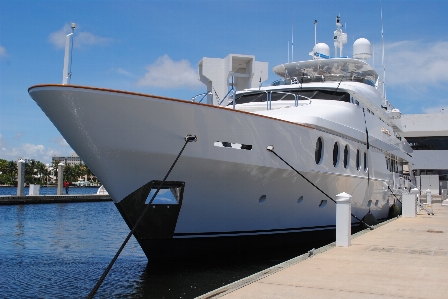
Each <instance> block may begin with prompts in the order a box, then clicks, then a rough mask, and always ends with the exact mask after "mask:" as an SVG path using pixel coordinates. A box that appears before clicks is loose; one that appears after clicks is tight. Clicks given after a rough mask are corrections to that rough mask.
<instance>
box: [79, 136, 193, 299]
mask: <svg viewBox="0 0 448 299" xmlns="http://www.w3.org/2000/svg"><path fill="white" fill-rule="evenodd" d="M184 139H185V143H184V146H183V147H182V149H181V150H180V152H179V154H178V155H177V157H176V160H174V162H173V164H172V165H171V167H170V170H168V172H167V174H166V175H165V177H164V178H163V181H162V182H161V183H160V185H159V187H158V188H157V191H156V193H154V195H153V196H152V198H151V200H150V201H149V203H148V204H147V205H146V208H145V209H144V210H143V212H142V213H141V214H140V217H139V218H138V219H137V222H135V224H134V226H133V227H132V229H131V231H130V232H129V234H128V236H127V237H126V239H125V240H124V242H123V244H121V247H120V249H118V251H117V253H116V254H115V256H114V258H113V259H112V261H111V262H110V263H109V265H108V266H107V268H106V270H104V273H103V275H101V277H100V279H99V280H98V281H97V283H96V285H95V286H94V287H93V289H92V290H91V291H90V293H89V295H88V296H87V298H89V299H92V298H93V297H94V296H95V294H96V292H97V291H98V289H99V288H100V286H101V284H102V283H103V281H104V279H105V278H106V276H107V274H108V273H109V271H110V269H112V266H113V265H114V263H115V261H116V260H117V258H118V256H119V255H120V253H121V251H123V248H124V247H125V246H126V243H127V242H128V241H129V239H130V238H131V236H132V234H133V233H134V231H135V229H136V228H137V226H138V225H139V224H140V221H141V220H142V219H143V216H144V215H145V213H146V211H147V210H148V208H149V207H150V205H151V203H152V202H153V200H154V198H155V197H156V196H157V194H158V193H159V191H160V189H161V188H162V186H163V184H164V183H165V181H166V179H167V178H168V175H169V174H170V173H171V171H172V170H173V168H174V165H176V163H177V160H179V157H180V155H182V152H183V151H184V149H185V147H186V146H187V143H188V142H192V141H197V137H196V136H195V135H187V136H185V138H184Z"/></svg>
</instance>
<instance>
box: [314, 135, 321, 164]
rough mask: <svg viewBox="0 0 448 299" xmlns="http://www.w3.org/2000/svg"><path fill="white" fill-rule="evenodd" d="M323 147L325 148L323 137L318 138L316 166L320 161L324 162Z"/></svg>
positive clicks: (315, 153)
mask: <svg viewBox="0 0 448 299" xmlns="http://www.w3.org/2000/svg"><path fill="white" fill-rule="evenodd" d="M322 146H323V142H322V137H319V138H317V141H316V150H315V152H314V159H315V160H316V164H319V163H320V161H321V160H322Z"/></svg>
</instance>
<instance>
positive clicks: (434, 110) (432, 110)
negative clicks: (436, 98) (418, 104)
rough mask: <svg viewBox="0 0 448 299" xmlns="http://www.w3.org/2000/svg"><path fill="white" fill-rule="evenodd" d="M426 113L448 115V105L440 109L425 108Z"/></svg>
mask: <svg viewBox="0 0 448 299" xmlns="http://www.w3.org/2000/svg"><path fill="white" fill-rule="evenodd" d="M423 112H424V113H429V114H433V113H446V114H448V105H447V106H440V107H429V108H423Z"/></svg>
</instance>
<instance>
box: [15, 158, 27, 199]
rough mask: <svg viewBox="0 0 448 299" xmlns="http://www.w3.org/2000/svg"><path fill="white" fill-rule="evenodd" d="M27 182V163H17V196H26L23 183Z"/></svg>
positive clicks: (20, 160) (21, 161) (21, 160)
mask: <svg viewBox="0 0 448 299" xmlns="http://www.w3.org/2000/svg"><path fill="white" fill-rule="evenodd" d="M24 182H25V161H24V160H23V159H19V161H17V196H25V190H24V187H23V183H24Z"/></svg>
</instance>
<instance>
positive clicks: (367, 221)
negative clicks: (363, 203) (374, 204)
mask: <svg viewBox="0 0 448 299" xmlns="http://www.w3.org/2000/svg"><path fill="white" fill-rule="evenodd" d="M362 221H363V222H364V223H363V222H360V223H359V224H360V225H361V226H362V228H367V226H366V224H368V225H370V226H374V225H377V224H378V223H379V222H378V220H377V219H376V218H375V216H373V214H372V213H370V212H368V213H367V214H366V215H365V216H364V217H363V218H362Z"/></svg>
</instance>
